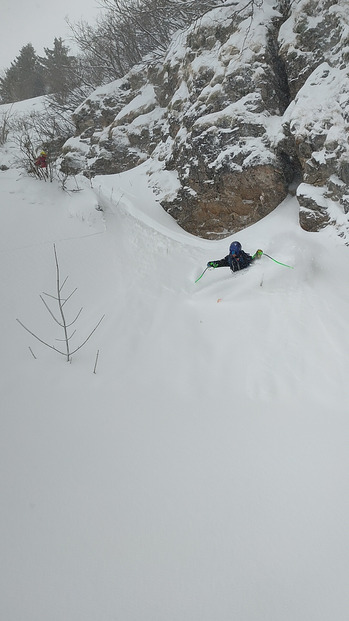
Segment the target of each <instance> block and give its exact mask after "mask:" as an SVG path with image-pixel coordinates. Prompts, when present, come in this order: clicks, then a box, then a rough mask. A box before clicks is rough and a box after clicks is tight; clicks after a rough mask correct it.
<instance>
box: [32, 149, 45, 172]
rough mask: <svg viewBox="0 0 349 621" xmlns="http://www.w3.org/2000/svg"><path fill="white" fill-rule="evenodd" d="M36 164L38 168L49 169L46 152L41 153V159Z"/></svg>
mask: <svg viewBox="0 0 349 621" xmlns="http://www.w3.org/2000/svg"><path fill="white" fill-rule="evenodd" d="M34 163H35V166H36V167H37V168H47V153H46V152H45V151H41V152H40V155H39V157H38V158H37V159H36V160H35V162H34Z"/></svg>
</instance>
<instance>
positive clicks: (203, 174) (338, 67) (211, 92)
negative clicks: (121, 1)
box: [63, 0, 349, 238]
mask: <svg viewBox="0 0 349 621" xmlns="http://www.w3.org/2000/svg"><path fill="white" fill-rule="evenodd" d="M256 4H260V6H256ZM256 4H254V3H248V2H246V1H242V0H240V1H239V2H236V3H235V4H234V6H226V7H224V6H223V7H221V8H216V9H214V10H212V11H211V12H209V13H208V14H206V15H205V16H204V17H203V18H201V19H200V20H198V21H197V22H196V23H195V24H193V25H192V26H191V27H190V28H188V29H187V30H185V31H183V32H180V33H177V34H176V36H175V37H174V39H173V41H172V44H171V46H170V48H169V50H168V52H167V55H166V57H165V58H164V59H163V61H162V62H161V63H160V62H157V63H155V62H149V63H145V64H143V65H142V66H138V67H135V68H134V69H133V70H132V71H131V72H130V73H129V74H128V75H126V76H125V78H124V79H122V80H118V81H116V82H114V83H112V84H110V85H108V86H105V87H101V88H99V89H98V90H97V91H95V92H94V93H93V94H92V95H91V97H89V99H87V100H86V101H85V102H84V103H83V104H82V105H81V106H80V107H79V108H78V110H77V111H76V113H75V123H76V128H77V136H76V137H75V138H72V139H71V140H69V141H68V142H67V143H66V145H65V147H64V154H65V155H64V162H63V166H64V167H65V168H66V169H67V170H69V171H80V170H84V171H85V173H86V174H92V175H93V174H96V173H98V174H100V173H115V172H121V171H124V170H126V169H129V168H132V167H134V166H137V165H138V164H139V163H141V162H144V161H146V160H148V161H149V183H150V184H152V185H153V186H154V189H155V191H156V192H157V193H158V196H159V200H160V201H161V203H162V205H163V206H164V208H165V209H166V210H167V211H168V212H169V213H170V214H171V215H172V216H173V217H174V218H175V219H176V220H177V221H178V222H179V224H180V225H181V226H182V227H183V228H184V229H186V230H188V231H189V232H191V233H194V234H196V235H200V236H202V237H207V238H219V237H224V236H226V235H229V234H232V233H233V232H236V231H238V230H240V229H242V228H244V227H245V226H248V225H249V224H252V223H253V222H256V221H257V220H259V219H260V218H262V217H263V216H265V215H266V214H268V213H269V212H270V211H271V210H273V209H274V208H275V207H276V206H277V205H278V204H279V203H280V202H281V201H282V200H283V199H284V197H285V196H286V194H287V192H288V191H289V187H290V185H291V187H293V188H294V189H296V188H297V190H296V191H297V197H298V201H299V204H300V223H301V226H302V227H303V228H305V229H306V230H309V231H315V230H318V229H319V228H321V227H323V226H324V225H327V224H329V223H334V224H336V226H337V228H338V229H339V233H340V234H341V235H342V236H344V237H346V235H347V229H346V226H347V216H346V214H347V212H348V210H349V144H348V123H349V72H348V59H349V16H348V11H347V8H348V2H347V0H338V1H337V2H334V1H333V0H331V1H327V0H318V1H317V2H315V1H314V0H296V1H293V2H288V1H285V0H279V1H277V0H264V1H263V2H260V3H256ZM161 171H162V172H161ZM170 171H172V173H171V172H170ZM169 174H172V175H173V177H174V178H175V181H176V182H175V183H173V182H172V183H171V184H169V183H168V176H169ZM310 186H316V188H317V189H316V191H314V187H310ZM169 187H170V188H171V189H169ZM314 197H315V198H314Z"/></svg>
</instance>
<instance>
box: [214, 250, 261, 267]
mask: <svg viewBox="0 0 349 621" xmlns="http://www.w3.org/2000/svg"><path fill="white" fill-rule="evenodd" d="M252 261H253V258H252V257H251V255H250V254H247V252H244V251H243V250H241V252H240V253H239V254H238V256H235V257H233V256H232V255H231V254H227V256H226V257H224V259H219V260H218V261H212V263H216V267H230V269H231V271H232V272H238V271H239V270H243V269H245V267H248V266H249V265H250V264H251V263H252Z"/></svg>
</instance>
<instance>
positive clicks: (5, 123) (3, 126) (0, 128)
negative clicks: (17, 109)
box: [0, 104, 13, 146]
mask: <svg viewBox="0 0 349 621" xmlns="http://www.w3.org/2000/svg"><path fill="white" fill-rule="evenodd" d="M12 107H13V104H12V106H11V107H10V108H9V109H8V110H6V111H5V112H2V113H1V116H0V146H1V145H3V144H5V142H6V140H7V137H8V134H9V131H10V118H11V112H12Z"/></svg>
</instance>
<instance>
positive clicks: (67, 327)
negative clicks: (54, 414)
mask: <svg viewBox="0 0 349 621" xmlns="http://www.w3.org/2000/svg"><path fill="white" fill-rule="evenodd" d="M53 250H54V255H55V263H56V294H55V295H52V294H50V293H43V294H42V295H40V299H41V301H42V302H43V304H44V306H45V308H46V309H47V311H48V312H49V313H50V315H51V317H52V318H53V319H54V321H55V322H56V323H57V324H58V325H59V326H60V328H62V330H63V335H64V336H63V338H62V339H56V340H57V341H60V342H61V343H62V344H63V347H62V348H57V347H55V346H54V345H50V343H47V341H44V340H43V339H41V338H40V337H39V336H38V335H37V334H35V333H34V332H32V331H31V330H29V328H27V327H26V326H25V325H24V324H23V323H22V322H21V321H20V320H19V319H18V318H17V319H16V321H18V323H19V324H20V325H21V326H22V328H24V329H25V330H26V331H27V332H29V334H31V335H32V336H34V337H35V338H36V339H37V340H38V341H40V343H43V344H44V345H46V347H49V348H50V349H53V350H54V351H56V352H57V353H58V354H62V355H63V356H66V359H67V362H70V361H71V359H72V356H73V355H74V354H75V353H76V352H77V351H79V349H81V348H82V347H83V346H84V345H85V344H86V343H87V341H88V340H89V339H90V338H91V336H92V334H93V333H94V332H95V331H96V330H97V328H98V326H99V325H100V323H101V322H102V320H103V319H104V317H105V315H102V317H101V318H100V320H99V321H98V323H97V324H96V325H95V327H94V328H93V330H91V332H90V333H89V335H88V336H87V338H85V340H84V341H83V342H82V343H80V345H77V346H74V347H71V345H70V341H71V339H72V338H73V336H74V334H75V332H76V330H73V326H74V324H75V323H76V322H77V320H78V318H79V317H80V315H81V312H82V310H83V309H82V308H80V310H79V311H78V313H77V314H76V316H75V318H74V319H72V320H67V318H66V315H65V308H64V307H65V305H66V303H67V302H68V300H70V299H71V297H72V296H73V295H74V293H75V292H76V291H77V287H76V288H75V289H74V290H73V291H72V292H71V293H70V294H69V295H68V296H67V297H65V296H64V295H63V287H64V285H65V284H66V282H67V280H68V276H67V277H66V278H65V279H64V281H63V283H61V277H60V269H59V263H58V257H57V251H56V245H55V244H54V245H53ZM43 296H46V298H50V299H52V300H54V301H55V302H56V303H57V305H58V309H57V311H56V313H55V312H53V311H52V310H51V308H50V306H49V304H48V302H47V301H46V299H45V298H44V297H43ZM62 349H63V351H62Z"/></svg>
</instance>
